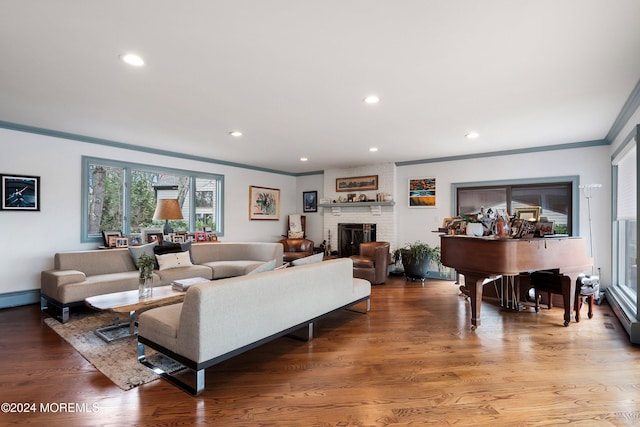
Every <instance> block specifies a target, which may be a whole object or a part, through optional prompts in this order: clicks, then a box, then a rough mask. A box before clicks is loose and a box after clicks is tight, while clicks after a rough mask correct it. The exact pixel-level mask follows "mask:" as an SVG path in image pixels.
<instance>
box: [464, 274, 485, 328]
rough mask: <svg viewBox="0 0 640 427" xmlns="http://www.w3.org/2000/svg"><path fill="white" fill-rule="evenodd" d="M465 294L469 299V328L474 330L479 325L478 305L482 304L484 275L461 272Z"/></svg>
mask: <svg viewBox="0 0 640 427" xmlns="http://www.w3.org/2000/svg"><path fill="white" fill-rule="evenodd" d="M462 274H463V275H464V284H465V288H466V292H465V293H466V294H467V295H469V298H470V299H471V330H472V331H475V330H476V328H478V327H479V326H480V307H481V306H482V288H483V287H484V280H485V279H486V278H487V276H486V275H481V274H477V273H472V272H469V271H467V272H462Z"/></svg>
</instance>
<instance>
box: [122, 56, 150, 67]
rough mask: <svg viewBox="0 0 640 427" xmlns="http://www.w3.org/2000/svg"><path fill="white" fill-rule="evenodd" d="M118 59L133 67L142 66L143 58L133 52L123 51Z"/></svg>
mask: <svg viewBox="0 0 640 427" xmlns="http://www.w3.org/2000/svg"><path fill="white" fill-rule="evenodd" d="M120 60H121V61H122V62H124V63H126V64H129V65H133V66H134V67H142V66H143V65H144V60H143V59H142V58H141V57H139V56H138V55H136V54H135V53H123V54H122V55H120Z"/></svg>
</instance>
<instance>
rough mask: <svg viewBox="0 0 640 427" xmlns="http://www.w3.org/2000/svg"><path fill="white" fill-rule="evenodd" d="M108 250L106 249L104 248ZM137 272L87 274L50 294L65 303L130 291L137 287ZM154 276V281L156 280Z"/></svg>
mask: <svg viewBox="0 0 640 427" xmlns="http://www.w3.org/2000/svg"><path fill="white" fill-rule="evenodd" d="M105 250H108V249H105ZM138 276H139V273H138V271H137V270H134V271H126V272H122V273H112V274H102V275H95V276H87V280H85V281H83V282H79V283H69V284H67V285H65V286H61V287H60V288H59V289H58V291H57V293H56V295H51V296H52V297H53V298H55V299H56V300H57V301H60V302H61V303H63V304H67V303H70V302H74V301H82V300H84V299H85V298H87V297H92V296H95V295H103V294H110V293H113V292H122V291H132V290H134V289H138V281H139V277H138ZM156 278H157V276H156V277H154V281H155V280H157V279H156Z"/></svg>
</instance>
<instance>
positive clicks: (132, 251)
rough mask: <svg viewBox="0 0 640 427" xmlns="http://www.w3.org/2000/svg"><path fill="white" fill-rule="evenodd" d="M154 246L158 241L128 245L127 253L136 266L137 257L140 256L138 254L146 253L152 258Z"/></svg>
mask: <svg viewBox="0 0 640 427" xmlns="http://www.w3.org/2000/svg"><path fill="white" fill-rule="evenodd" d="M156 246H158V242H153V243H149V244H146V245H140V246H129V255H131V258H132V259H133V263H134V264H135V265H136V267H138V258H140V255H142V254H147V255H149V256H150V257H151V258H154V256H155V253H154V252H153V248H155V247H156ZM138 268H139V267H138Z"/></svg>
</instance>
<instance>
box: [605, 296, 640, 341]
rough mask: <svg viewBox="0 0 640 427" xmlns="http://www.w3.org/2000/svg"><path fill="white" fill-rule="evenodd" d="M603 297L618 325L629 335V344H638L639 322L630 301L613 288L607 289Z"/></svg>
mask: <svg viewBox="0 0 640 427" xmlns="http://www.w3.org/2000/svg"><path fill="white" fill-rule="evenodd" d="M605 295H606V298H607V302H608V303H609V305H610V306H611V309H612V310H613V312H614V313H615V315H616V317H617V318H618V320H620V324H622V327H624V329H625V330H626V331H627V334H629V339H630V340H631V343H633V344H640V321H639V320H638V319H637V316H636V314H635V313H634V311H635V310H634V307H633V306H632V304H631V303H630V301H628V299H627V298H626V297H625V296H624V294H623V293H622V292H621V291H620V290H618V289H617V287H615V286H612V287H610V288H607V290H606V292H605Z"/></svg>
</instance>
